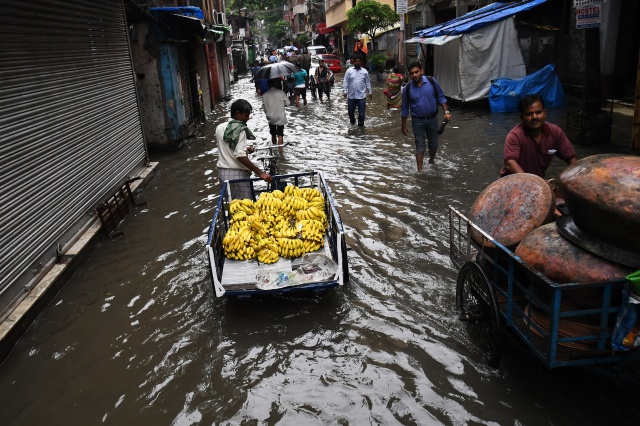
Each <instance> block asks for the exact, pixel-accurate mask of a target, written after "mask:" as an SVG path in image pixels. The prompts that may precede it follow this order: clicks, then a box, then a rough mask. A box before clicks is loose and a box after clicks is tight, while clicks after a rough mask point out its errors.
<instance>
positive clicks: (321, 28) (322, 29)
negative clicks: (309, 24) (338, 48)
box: [316, 22, 337, 34]
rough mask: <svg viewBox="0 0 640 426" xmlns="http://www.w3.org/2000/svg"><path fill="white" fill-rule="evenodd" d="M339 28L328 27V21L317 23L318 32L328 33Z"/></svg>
mask: <svg viewBox="0 0 640 426" xmlns="http://www.w3.org/2000/svg"><path fill="white" fill-rule="evenodd" d="M336 29H337V28H333V27H329V28H327V23H326V22H320V23H319V24H318V25H316V32H317V33H318V34H327V33H332V32H334V31H335V30H336Z"/></svg>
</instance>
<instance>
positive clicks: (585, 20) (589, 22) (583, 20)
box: [576, 0, 602, 29]
mask: <svg viewBox="0 0 640 426" xmlns="http://www.w3.org/2000/svg"><path fill="white" fill-rule="evenodd" d="M578 1H579V0H576V2H578ZM585 1H586V0H585ZM601 17H602V12H601V10H600V2H598V3H597V4H592V5H591V6H584V7H576V28H577V29H583V28H596V27H599V26H600V20H601Z"/></svg>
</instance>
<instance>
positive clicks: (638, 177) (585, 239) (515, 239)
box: [470, 155, 640, 348]
mask: <svg viewBox="0 0 640 426" xmlns="http://www.w3.org/2000/svg"><path fill="white" fill-rule="evenodd" d="M516 177H517V178H516ZM507 179H512V180H511V181H507ZM503 181H504V182H503ZM559 181H560V186H561V190H562V192H563V196H564V200H565V202H566V204H567V207H568V208H569V211H570V215H566V216H562V217H560V218H558V219H557V220H556V221H555V222H553V219H554V215H553V212H554V208H553V207H552V206H550V205H549V203H550V202H553V203H555V199H554V198H551V196H550V195H549V192H550V193H551V194H552V191H551V190H550V189H549V188H548V185H547V183H546V182H545V181H544V180H543V179H541V178H539V177H537V176H533V175H528V174H516V175H510V176H507V177H505V178H502V179H500V180H499V181H497V182H494V183H493V184H491V185H489V187H487V189H485V191H483V193H482V194H480V197H478V200H476V203H474V206H473V208H472V210H471V214H470V220H471V221H472V222H474V223H476V224H477V225H478V226H479V227H480V228H481V229H483V230H484V231H485V232H487V233H488V234H489V235H492V236H493V237H494V238H495V239H496V240H497V241H498V242H500V243H501V244H503V245H504V246H505V247H507V248H509V249H511V250H514V251H515V254H516V255H517V256H519V257H520V258H521V259H522V261H524V263H526V264H528V265H529V266H530V267H532V268H534V269H536V270H538V271H539V272H541V273H542V274H544V275H545V276H546V277H547V278H549V279H550V280H551V281H554V282H556V283H559V284H563V283H579V284H581V285H582V284H593V283H603V282H608V281H613V280H622V279H624V278H625V276H627V275H629V274H630V273H632V272H633V271H635V270H636V269H638V268H640V238H639V236H640V158H639V157H633V156H624V155H595V156H592V157H587V158H585V159H583V160H580V161H577V162H576V163H574V164H572V165H571V166H569V167H568V168H567V169H565V171H563V173H561V174H560V176H559ZM543 186H547V189H548V191H547V190H545V189H543ZM472 238H473V239H474V241H475V242H476V243H478V244H480V243H481V242H483V243H484V244H483V247H491V245H490V244H486V239H485V238H482V236H481V234H479V233H478V232H475V234H474V233H473V232H472ZM485 251H486V250H485ZM498 260H500V259H498ZM620 287H621V286H620ZM531 290H532V291H533V293H532V294H533V295H534V296H535V298H536V299H537V300H539V301H540V302H541V303H542V304H544V305H546V306H550V303H551V287H550V286H548V285H538V286H536V287H535V288H533V289H531ZM620 294H621V291H620V288H617V289H616V288H614V294H613V299H612V300H611V304H612V305H613V306H618V304H619V303H620ZM602 300H603V289H602V287H595V288H594V287H591V288H584V289H582V288H581V289H571V290H568V291H563V294H562V300H561V302H562V308H561V310H563V311H575V310H583V309H599V308H600V307H602ZM527 312H528V315H529V317H528V319H529V320H530V321H531V322H533V323H536V324H537V325H539V326H540V325H544V324H548V322H549V321H548V318H544V317H545V316H546V314H545V313H544V312H542V311H538V310H536V307H535V306H528V307H527ZM532 313H535V314H536V315H535V318H534V317H533V315H532ZM567 321H569V320H568V319H561V320H560V323H561V324H560V326H559V329H560V330H561V331H562V330H565V331H566V332H567V333H569V334H567V336H562V333H564V332H562V333H560V334H561V337H571V336H572V334H571V333H573V332H574V331H576V330H582V331H584V329H582V328H581V327H575V324H574V322H576V321H578V322H582V323H583V324H587V323H589V322H591V321H598V322H599V316H598V318H590V317H588V316H585V317H577V318H573V319H572V321H571V323H570V324H569V323H567ZM542 328H543V329H545V327H542ZM582 331H580V332H577V333H578V334H577V335H585V334H594V333H592V331H593V330H588V331H589V332H585V333H582ZM595 334H597V333H595ZM582 343H583V344H581V345H573V347H574V348H578V347H580V348H584V347H585V346H589V343H590V342H582Z"/></svg>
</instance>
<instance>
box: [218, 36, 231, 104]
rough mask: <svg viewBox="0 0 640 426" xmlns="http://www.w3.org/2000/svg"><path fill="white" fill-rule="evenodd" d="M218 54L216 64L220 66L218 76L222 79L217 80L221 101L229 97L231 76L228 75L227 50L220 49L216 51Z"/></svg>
mask: <svg viewBox="0 0 640 426" xmlns="http://www.w3.org/2000/svg"><path fill="white" fill-rule="evenodd" d="M217 52H218V63H219V64H220V72H219V75H222V78H221V79H220V80H219V82H220V95H221V96H222V98H223V99H228V98H230V97H231V76H230V75H229V73H230V72H231V71H230V67H229V55H227V49H225V48H224V47H223V48H222V49H217Z"/></svg>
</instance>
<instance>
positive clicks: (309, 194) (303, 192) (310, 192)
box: [300, 188, 324, 202]
mask: <svg viewBox="0 0 640 426" xmlns="http://www.w3.org/2000/svg"><path fill="white" fill-rule="evenodd" d="M300 196H301V197H302V198H304V199H305V200H307V201H309V202H311V201H312V200H313V199H314V198H316V197H320V198H322V199H323V201H324V197H322V193H321V192H320V191H319V190H318V189H316V188H300Z"/></svg>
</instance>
